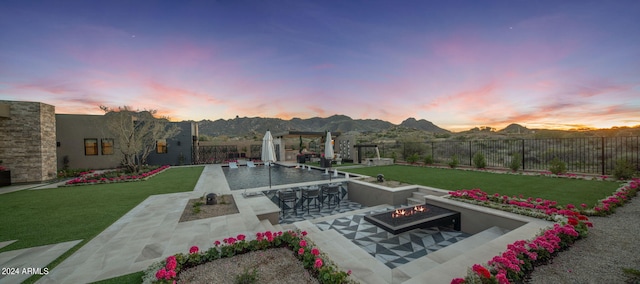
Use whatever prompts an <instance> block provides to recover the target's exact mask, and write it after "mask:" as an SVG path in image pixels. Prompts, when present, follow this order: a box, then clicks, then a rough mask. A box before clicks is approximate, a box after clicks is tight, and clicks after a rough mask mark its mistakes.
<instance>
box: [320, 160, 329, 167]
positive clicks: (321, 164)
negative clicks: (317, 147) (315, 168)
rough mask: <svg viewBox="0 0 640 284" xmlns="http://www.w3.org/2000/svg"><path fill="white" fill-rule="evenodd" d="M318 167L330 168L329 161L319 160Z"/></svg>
mask: <svg viewBox="0 0 640 284" xmlns="http://www.w3.org/2000/svg"><path fill="white" fill-rule="evenodd" d="M320 167H323V168H330V167H331V159H327V158H320Z"/></svg>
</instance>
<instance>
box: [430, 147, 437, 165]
mask: <svg viewBox="0 0 640 284" xmlns="http://www.w3.org/2000/svg"><path fill="white" fill-rule="evenodd" d="M433 153H434V152H433V141H431V161H433V163H434V164H435V162H436V157H435V156H434V155H433Z"/></svg>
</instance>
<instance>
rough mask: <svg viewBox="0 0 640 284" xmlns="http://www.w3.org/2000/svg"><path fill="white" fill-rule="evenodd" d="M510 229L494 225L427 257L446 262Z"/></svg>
mask: <svg viewBox="0 0 640 284" xmlns="http://www.w3.org/2000/svg"><path fill="white" fill-rule="evenodd" d="M509 231H510V230H508V229H504V228H500V227H496V226H494V227H491V228H489V229H486V230H484V231H482V232H480V233H477V234H474V235H473V236H470V237H468V238H466V239H464V240H462V241H459V242H457V243H454V244H452V245H448V246H446V247H444V248H442V249H439V250H437V251H435V252H432V253H430V254H427V257H428V258H430V259H432V260H434V261H435V262H438V263H445V262H447V261H449V260H451V259H453V258H455V257H457V256H459V255H462V254H465V253H466V252H468V251H470V250H473V249H475V248H477V247H479V246H481V245H484V244H486V243H488V242H490V241H492V240H494V239H496V238H498V237H500V236H502V235H504V234H506V233H508V232H509Z"/></svg>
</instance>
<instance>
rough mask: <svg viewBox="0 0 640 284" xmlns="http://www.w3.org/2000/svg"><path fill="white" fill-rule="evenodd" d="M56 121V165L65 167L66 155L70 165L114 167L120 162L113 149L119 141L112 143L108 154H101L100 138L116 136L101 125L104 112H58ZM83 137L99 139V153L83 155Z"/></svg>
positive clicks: (103, 119) (72, 167) (116, 152)
mask: <svg viewBox="0 0 640 284" xmlns="http://www.w3.org/2000/svg"><path fill="white" fill-rule="evenodd" d="M56 121H57V122H56V132H57V142H59V143H60V146H59V147H58V148H57V152H58V161H57V164H58V168H59V169H63V168H64V158H65V157H67V159H68V161H69V163H68V167H69V168H70V169H113V168H115V167H117V166H118V165H119V164H120V161H121V160H122V155H121V154H120V152H119V151H117V150H116V149H117V147H119V145H114V148H115V149H114V151H113V154H111V155H103V154H102V151H101V148H100V147H101V144H100V143H102V141H101V139H103V138H115V137H114V135H112V134H110V132H109V131H108V130H107V129H106V128H105V127H104V124H105V116H104V115H83V114H57V115H56ZM84 139H98V155H93V156H87V155H85V149H84ZM115 144H117V142H115Z"/></svg>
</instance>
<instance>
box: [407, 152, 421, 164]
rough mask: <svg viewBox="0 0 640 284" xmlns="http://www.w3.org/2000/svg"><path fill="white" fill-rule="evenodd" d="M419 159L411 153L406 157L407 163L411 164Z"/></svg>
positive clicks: (415, 154)
mask: <svg viewBox="0 0 640 284" xmlns="http://www.w3.org/2000/svg"><path fill="white" fill-rule="evenodd" d="M419 159H420V156H418V154H417V153H413V154H412V155H411V156H409V157H407V162H409V163H411V164H415V163H416V162H418V160H419Z"/></svg>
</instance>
